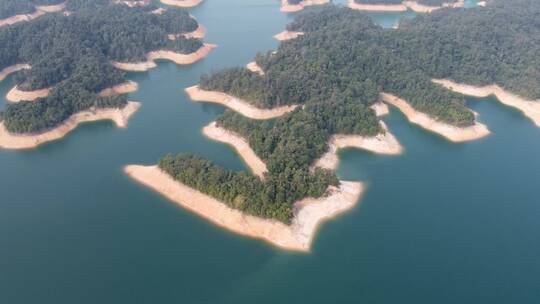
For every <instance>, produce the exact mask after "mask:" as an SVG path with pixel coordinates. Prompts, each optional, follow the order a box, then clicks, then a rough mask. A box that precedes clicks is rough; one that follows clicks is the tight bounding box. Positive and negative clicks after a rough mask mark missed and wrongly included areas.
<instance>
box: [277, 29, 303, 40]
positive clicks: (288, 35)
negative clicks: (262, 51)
mask: <svg viewBox="0 0 540 304" xmlns="http://www.w3.org/2000/svg"><path fill="white" fill-rule="evenodd" d="M304 34H305V33H304V32H295V31H283V32H281V33H278V34H276V35H274V38H275V39H276V40H279V41H287V40H291V39H295V38H298V37H300V36H302V35H304Z"/></svg>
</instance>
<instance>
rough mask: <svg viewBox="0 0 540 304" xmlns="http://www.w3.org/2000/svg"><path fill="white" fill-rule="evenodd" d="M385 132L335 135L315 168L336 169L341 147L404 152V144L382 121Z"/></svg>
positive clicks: (381, 151) (380, 152)
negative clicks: (363, 134) (372, 134)
mask: <svg viewBox="0 0 540 304" xmlns="http://www.w3.org/2000/svg"><path fill="white" fill-rule="evenodd" d="M380 124H381V127H382V128H383V129H384V133H381V134H378V135H376V136H369V137H368V136H360V135H344V134H338V135H333V136H332V138H331V139H330V141H329V143H328V152H326V153H325V154H324V155H323V156H322V157H321V158H319V159H318V160H317V161H316V162H315V163H314V164H313V167H312V169H313V168H315V167H320V168H323V169H328V170H332V171H333V170H336V169H337V168H338V166H339V157H338V152H339V150H340V149H345V148H356V149H362V150H367V151H370V152H372V153H375V154H386V155H399V154H402V153H403V150H404V149H403V146H401V144H400V143H399V141H398V140H397V138H396V137H395V136H394V135H393V134H392V133H390V131H389V130H388V127H387V126H386V124H385V123H384V122H382V121H381V122H380Z"/></svg>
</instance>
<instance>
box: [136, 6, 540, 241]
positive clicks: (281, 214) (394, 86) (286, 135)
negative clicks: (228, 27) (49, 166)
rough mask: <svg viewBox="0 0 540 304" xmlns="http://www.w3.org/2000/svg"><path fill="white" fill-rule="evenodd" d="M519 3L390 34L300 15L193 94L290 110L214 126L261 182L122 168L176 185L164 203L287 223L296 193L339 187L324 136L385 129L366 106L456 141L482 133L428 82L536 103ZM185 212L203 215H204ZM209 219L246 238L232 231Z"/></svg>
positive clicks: (207, 165)
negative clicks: (197, 203)
mask: <svg viewBox="0 0 540 304" xmlns="http://www.w3.org/2000/svg"><path fill="white" fill-rule="evenodd" d="M517 2H519V3H516V1H505V0H500V1H497V2H491V3H490V4H491V5H490V6H489V7H488V8H477V9H469V10H463V9H446V10H439V11H437V12H435V13H433V14H430V15H425V16H420V17H418V18H416V19H413V20H411V21H408V22H405V23H403V25H402V27H401V28H400V29H398V30H387V29H383V28H381V27H379V26H377V25H375V24H374V23H373V22H372V21H371V19H370V18H369V17H367V16H366V15H363V14H362V13H360V12H358V11H355V10H350V9H347V8H342V7H337V6H326V7H324V8H321V9H310V10H308V11H306V12H304V13H301V14H299V15H298V16H296V18H295V20H294V22H292V23H291V24H290V25H289V26H288V27H287V30H289V31H291V32H302V33H304V34H303V35H300V36H298V37H297V38H295V39H292V40H289V41H286V42H282V43H281V45H280V46H279V48H278V50H277V51H276V52H274V51H271V52H268V53H263V54H259V55H258V56H257V57H256V61H255V63H251V64H250V65H249V67H250V69H247V68H229V69H225V70H222V71H218V72H215V73H213V74H211V75H204V76H202V77H201V80H200V83H199V86H198V90H202V91H205V92H222V93H223V94H227V96H234V97H236V98H239V99H241V100H242V101H244V102H249V103H250V105H252V106H255V107H257V108H260V109H273V108H276V107H280V106H287V105H300V106H299V107H296V108H295V110H294V111H292V112H288V113H285V114H284V115H283V116H281V117H278V118H276V119H273V120H254V119H250V118H247V117H245V116H242V115H241V114H239V113H236V112H233V111H230V110H227V111H226V112H225V113H224V114H223V115H222V116H221V117H219V118H218V120H217V122H216V124H215V126H213V127H214V128H221V129H222V130H226V131H227V132H232V133H231V134H233V135H234V136H235V137H240V138H244V139H245V140H246V141H247V143H249V146H250V147H251V148H252V149H253V151H254V153H255V154H256V155H257V156H258V157H260V159H262V161H263V162H264V163H265V164H266V168H263V169H265V171H264V172H265V173H263V174H264V175H263V176H262V177H261V176H260V173H259V176H256V175H252V174H248V173H245V172H234V171H231V170H228V169H226V168H223V167H220V166H217V165H215V164H213V163H212V162H210V161H208V160H205V159H202V158H200V157H198V156H194V155H176V156H173V155H168V156H166V157H164V158H163V159H161V160H160V161H159V164H158V166H159V169H157V167H156V168H150V167H138V168H137V167H129V168H126V172H128V174H130V175H131V176H132V177H134V178H135V179H137V180H138V181H140V182H141V183H143V184H145V185H147V186H149V187H152V188H154V189H156V190H157V191H160V192H162V193H164V192H166V191H167V189H169V188H166V187H165V186H161V184H159V183H157V182H155V181H154V182H153V181H152V179H151V178H150V176H155V177H156V178H157V179H158V180H162V181H163V182H164V184H166V185H168V186H167V187H169V186H171V187H172V186H173V185H175V182H173V180H174V181H176V182H177V185H179V186H178V187H183V188H181V189H180V190H178V191H179V193H180V194H183V195H184V196H182V195H178V194H179V193H169V194H167V197H169V198H171V199H172V200H176V201H177V202H178V199H179V198H180V197H182V200H184V201H185V200H186V199H189V195H190V193H198V194H196V195H198V196H199V197H200V196H203V197H204V199H202V200H204V201H208V200H214V203H213V204H214V205H215V204H217V203H216V202H220V203H223V204H224V205H226V206H227V208H231V210H240V211H241V212H242V214H246V215H250V216H255V217H257V218H267V219H270V220H277V221H279V222H282V223H285V224H287V225H291V227H293V226H295V225H297V224H298V219H297V215H298V213H299V212H300V213H301V210H302V208H300V207H299V205H297V203H298V202H299V201H301V200H302V199H303V198H306V197H311V198H313V199H314V200H317V199H320V200H321V199H322V200H324V197H325V196H326V195H329V192H328V191H329V190H328V189H334V191H335V189H336V187H338V185H340V182H339V181H338V179H337V177H336V176H335V175H334V174H333V173H332V171H329V170H325V169H322V168H320V167H317V164H318V163H319V161H318V160H320V159H321V157H323V156H324V155H325V153H326V152H327V151H328V150H329V147H330V146H329V143H330V141H331V139H332V138H333V135H335V134H349V135H357V136H363V137H364V138H373V137H374V136H380V135H381V134H384V133H385V132H387V131H386V130H385V129H384V128H383V125H381V123H380V122H379V121H378V119H377V117H376V115H375V112H374V110H373V106H374V105H375V104H378V102H379V101H380V100H381V99H382V100H383V101H385V102H387V103H389V104H392V105H395V106H396V107H398V108H399V109H400V110H402V111H403V112H404V113H405V114H406V116H407V117H408V118H409V119H410V120H411V121H412V122H415V123H418V124H420V125H421V126H423V127H425V128H427V129H430V130H433V131H435V132H439V133H440V134H441V135H444V136H447V137H448V138H449V139H451V140H455V141H464V140H472V139H477V138H480V137H482V136H485V135H487V134H488V133H489V131H488V130H487V128H485V126H483V125H481V124H479V123H477V122H476V121H475V114H474V113H473V112H472V111H470V110H469V109H468V108H467V107H466V105H465V101H464V98H463V96H462V95H460V94H456V93H453V92H451V91H450V90H448V89H447V87H448V86H443V85H441V83H440V81H439V80H437V79H453V80H454V81H458V82H464V83H469V84H472V85H478V86H486V85H497V86H498V87H499V86H500V87H501V88H502V89H504V90H508V91H511V92H513V93H515V94H518V95H519V96H522V97H523V98H529V99H536V98H538V97H539V96H540V95H539V91H538V83H539V81H538V80H539V79H540V78H539V75H540V71H539V67H540V65H539V61H538V60H539V58H540V57H539V55H540V53H539V50H540V43H539V41H538V40H539V39H540V35H539V29H540V27H539V26H538V22H537V18H536V16H537V15H538V14H539V13H540V4H539V3H538V2H536V1H534V0H518V1H517ZM495 16H496V17H495ZM501 20H504V21H505V22H501ZM434 79H435V80H434ZM188 93H189V92H188ZM430 124H438V126H436V127H433V126H431V125H430ZM430 127H431V128H430ZM469 131H470V132H469ZM452 132H453V133H452ZM467 132H469V133H467ZM450 133H451V134H450ZM461 133H465V135H464V136H461V135H462V134H461ZM454 135H456V136H455V137H453V136H454ZM460 136H461V137H460ZM396 150H398V149H394V151H396ZM159 172H161V173H159ZM158 176H159V177H158ZM196 190H198V191H200V192H197V191H196ZM332 193H335V192H332ZM193 195H195V194H193ZM302 206H303V205H302ZM187 208H189V209H192V210H196V207H194V206H187ZM220 208H221V207H220ZM195 212H197V213H199V214H201V215H203V216H205V217H209V218H212V214H211V213H208V212H205V211H204V210H203V211H201V210H196V211H195ZM211 220H213V221H214V222H215V223H217V224H219V225H222V226H224V227H227V228H229V229H232V230H233V231H237V232H239V233H243V232H244V231H243V230H242V229H243V228H242V229H237V228H238V227H236V226H235V225H234V223H230V222H225V221H224V220H223V219H211ZM268 223H272V222H268ZM269 225H270V224H269ZM231 226H233V228H231ZM244 228H245V227H244ZM246 229H247V228H246ZM245 234H247V235H253V234H252V233H245ZM260 237H263V238H266V236H260ZM272 242H274V243H275V242H276V240H275V239H274V240H273V241H272ZM278 245H279V242H278Z"/></svg>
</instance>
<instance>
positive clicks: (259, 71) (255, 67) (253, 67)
mask: <svg viewBox="0 0 540 304" xmlns="http://www.w3.org/2000/svg"><path fill="white" fill-rule="evenodd" d="M246 69H248V70H250V71H252V72H253V73H257V74H259V75H261V76H264V71H263V69H262V68H261V67H260V66H259V65H258V64H257V62H255V61H252V62H250V63H248V64H247V65H246Z"/></svg>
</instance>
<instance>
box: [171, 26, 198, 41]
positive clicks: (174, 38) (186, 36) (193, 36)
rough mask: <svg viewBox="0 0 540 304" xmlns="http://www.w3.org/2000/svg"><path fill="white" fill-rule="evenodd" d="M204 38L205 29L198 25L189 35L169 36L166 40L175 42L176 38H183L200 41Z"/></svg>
mask: <svg viewBox="0 0 540 304" xmlns="http://www.w3.org/2000/svg"><path fill="white" fill-rule="evenodd" d="M204 36H206V28H205V27H204V26H202V25H200V24H199V26H198V27H197V29H196V30H194V31H193V32H189V33H183V34H169V36H168V38H169V39H170V40H176V39H177V38H178V37H184V38H186V39H202V38H204Z"/></svg>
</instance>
